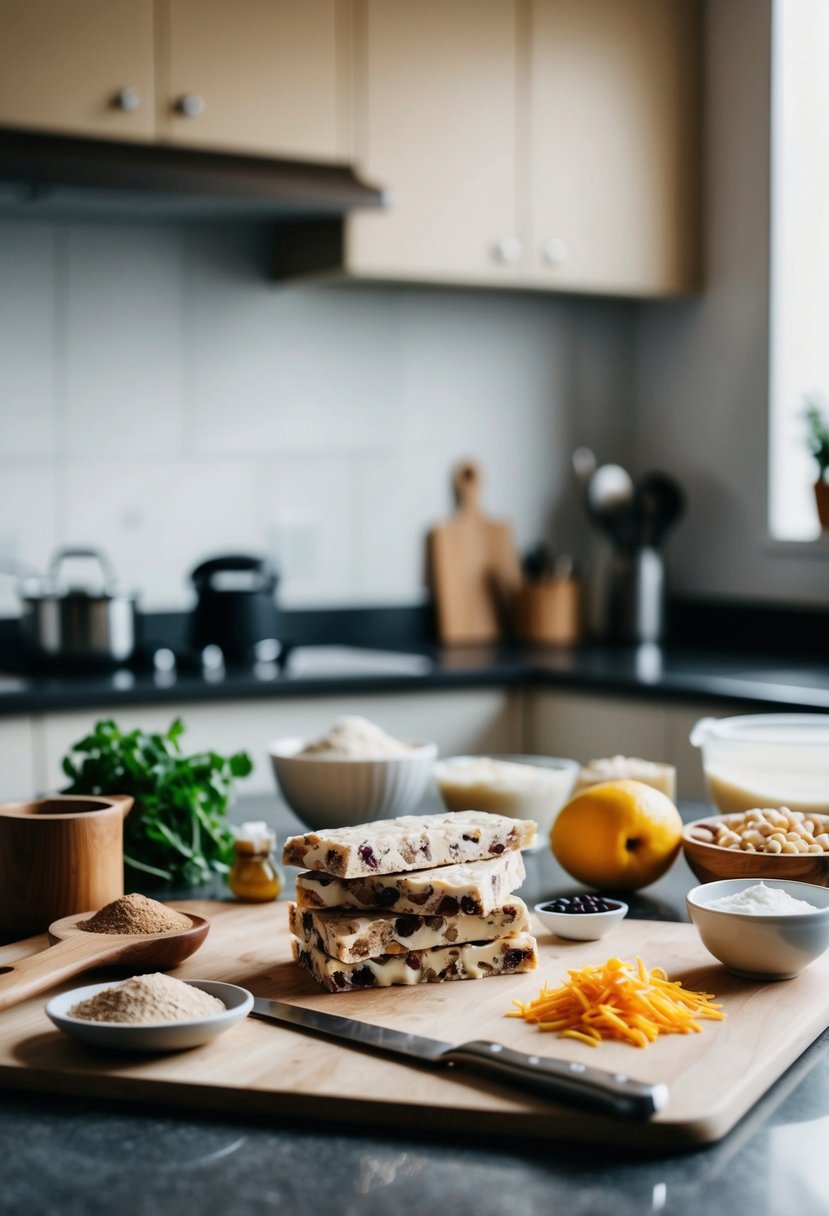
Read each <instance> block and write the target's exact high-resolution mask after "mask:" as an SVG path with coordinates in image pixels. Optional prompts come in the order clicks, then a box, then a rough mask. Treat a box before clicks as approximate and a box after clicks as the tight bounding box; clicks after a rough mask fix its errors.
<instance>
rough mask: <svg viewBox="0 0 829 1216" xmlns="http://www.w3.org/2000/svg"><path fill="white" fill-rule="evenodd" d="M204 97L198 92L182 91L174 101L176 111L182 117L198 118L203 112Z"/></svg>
mask: <svg viewBox="0 0 829 1216" xmlns="http://www.w3.org/2000/svg"><path fill="white" fill-rule="evenodd" d="M204 106H205V103H204V98H203V97H200V96H199V95H198V93H182V95H181V97H179V98H178V99H177V101H176V113H177V114H181V115H182V116H183V117H184V118H198V116H199V115H200V114H202V113H204Z"/></svg>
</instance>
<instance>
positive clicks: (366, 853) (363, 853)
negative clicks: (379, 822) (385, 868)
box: [357, 844, 379, 870]
mask: <svg viewBox="0 0 829 1216" xmlns="http://www.w3.org/2000/svg"><path fill="white" fill-rule="evenodd" d="M357 852H358V853H359V854H360V858H361V860H362V861H363V863H364V864H365V865H367V866H368V868H369V869H370V870H376V869H377V866H378V864H379V863H378V861H377V857H376V856H375V853H374V849H373V848H372V847H371V845H370V844H361V845H360V847H359V849H358V850H357Z"/></svg>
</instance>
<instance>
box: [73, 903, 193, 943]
mask: <svg viewBox="0 0 829 1216" xmlns="http://www.w3.org/2000/svg"><path fill="white" fill-rule="evenodd" d="M192 924H193V922H192V921H191V920H190V917H189V916H185V915H184V913H183V912H174V911H173V909H172V908H166V907H165V906H164V904H160V903H159V902H158V901H157V900H155V899H148V898H147V896H146V895H138V894H137V893H134V894H132V895H121V896H120V897H119V898H118V899H114V900H113V901H112V903H111V904H106V905H105V906H104V907H103V908H101V909H100V911H98V912H96V913H95V915H94V916H91V917H90V918H89V920H82V921H79V922H78V928H79V929H84V930H85V931H86V932H87V933H170V932H172V930H173V929H190V928H192Z"/></svg>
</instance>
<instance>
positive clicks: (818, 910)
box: [685, 878, 829, 980]
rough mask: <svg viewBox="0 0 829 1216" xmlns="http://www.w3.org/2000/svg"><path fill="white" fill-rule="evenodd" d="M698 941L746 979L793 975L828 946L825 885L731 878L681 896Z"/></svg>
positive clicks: (828, 910) (828, 908)
mask: <svg viewBox="0 0 829 1216" xmlns="http://www.w3.org/2000/svg"><path fill="white" fill-rule="evenodd" d="M685 902H686V905H687V908H688V914H689V916H690V917H691V920H692V921H693V922H694V925H695V926H696V928H697V931H698V932H699V935H700V938H701V939H702V943H703V945H704V946H705V948H706V949H707V950H709V951H710V952H711V954H713V955H714V957H715V958H717V959H719V961H720V962H721V963H722V964H723V965H724V966H725V967H727V968H728V970H729V971H732V972H734V974H735V975H741V976H745V977H747V978H749V979H759V980H784V979H793V978H794V977H795V976H796V975H799V974H800V972H801V971H803V970H804V968H806V967H808V966H809V964H810V963H813V962H814V961H815V960H816V959H818V958H820V956H821V955H822V954H823V953H824V951H825V950H826V948H827V947H828V946H829V889H827V888H826V887H819V886H815V885H813V884H812V883H807V882H793V881H789V880H786V879H772V878H767V879H763V880H762V881H761V882H758V881H757V880H756V879H753V878H730V879H723V880H721V881H719V882H707V883H702V884H701V885H700V886H698V887H694V888H693V890H691V891H689V892H688V894H687V896H686V897H685Z"/></svg>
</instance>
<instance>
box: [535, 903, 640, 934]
mask: <svg viewBox="0 0 829 1216" xmlns="http://www.w3.org/2000/svg"><path fill="white" fill-rule="evenodd" d="M627 910H628V906H627V904H626V903H623V902H622V900H621V899H610V898H609V897H608V896H606V895H593V894H591V893H590V892H586V893H583V894H581V895H557V896H554V897H553V898H552V899H546V900H545V901H544V903H541V904H536V905H535V914H536V916H537V917H538V919H539V920H540V921H541V923H542V925H543V926H544V928H545V929H549V931H550V932H551V933H554V934H555V935H556V937H564V938H569V939H570V940H571V941H577V942H595V941H598V939H599V938H600V937H604V935H605V933H609V932H610V930H611V929H612V928H613V927H614V925H618V923H619V921H620V920H623V919H624V918H625V916H626V915H627Z"/></svg>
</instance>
